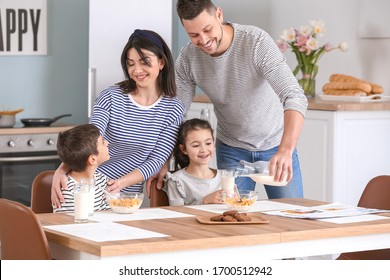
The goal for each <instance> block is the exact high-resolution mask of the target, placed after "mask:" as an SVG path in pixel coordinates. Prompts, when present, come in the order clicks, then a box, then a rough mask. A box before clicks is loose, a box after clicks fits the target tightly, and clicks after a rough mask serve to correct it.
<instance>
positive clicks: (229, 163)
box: [216, 139, 303, 199]
mask: <svg viewBox="0 0 390 280" xmlns="http://www.w3.org/2000/svg"><path fill="white" fill-rule="evenodd" d="M216 150H217V153H216V155H217V166H218V169H231V170H235V169H236V168H237V166H238V162H239V161H240V160H245V161H247V162H256V161H269V160H270V159H271V158H272V156H273V155H274V154H275V153H276V152H277V150H278V147H275V148H272V149H270V150H267V151H262V152H251V151H248V150H244V149H241V148H235V147H230V146H228V145H226V144H224V143H222V142H221V141H219V140H218V139H217V141H216ZM292 165H293V178H292V179H291V181H290V182H289V183H288V184H287V186H284V187H277V186H268V185H264V187H265V191H266V192H267V196H268V198H269V199H273V198H288V197H303V186H302V175H301V168H300V167H299V160H298V155H297V151H296V150H294V153H293V156H292ZM236 184H237V188H238V190H239V191H242V190H254V189H255V185H256V183H255V182H254V181H253V180H252V179H251V178H245V177H238V178H236Z"/></svg>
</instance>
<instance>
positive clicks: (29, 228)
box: [0, 198, 51, 260]
mask: <svg viewBox="0 0 390 280" xmlns="http://www.w3.org/2000/svg"><path fill="white" fill-rule="evenodd" d="M0 238H1V258H2V259H3V260H50V259H51V254H50V249H49V244H48V242H47V239H46V235H45V233H44V231H43V229H42V226H41V224H40V223H39V221H38V219H37V217H36V216H35V213H34V212H33V211H32V210H31V209H30V208H29V207H27V206H25V205H23V204H21V203H19V202H16V201H11V200H8V199H4V198H0Z"/></svg>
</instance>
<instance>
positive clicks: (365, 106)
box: [193, 95, 390, 111]
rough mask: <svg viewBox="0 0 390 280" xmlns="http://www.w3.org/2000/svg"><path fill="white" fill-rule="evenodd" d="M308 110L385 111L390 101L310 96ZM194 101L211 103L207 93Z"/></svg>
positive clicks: (197, 96)
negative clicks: (333, 99)
mask: <svg viewBox="0 0 390 280" xmlns="http://www.w3.org/2000/svg"><path fill="white" fill-rule="evenodd" d="M308 101H309V106H308V110H320V111H384V110H390V101H370V102H351V101H325V100H321V99H320V98H318V97H315V98H308ZM193 102H199V103H211V101H210V99H209V98H208V97H207V96H206V95H196V96H195V97H194V100H193Z"/></svg>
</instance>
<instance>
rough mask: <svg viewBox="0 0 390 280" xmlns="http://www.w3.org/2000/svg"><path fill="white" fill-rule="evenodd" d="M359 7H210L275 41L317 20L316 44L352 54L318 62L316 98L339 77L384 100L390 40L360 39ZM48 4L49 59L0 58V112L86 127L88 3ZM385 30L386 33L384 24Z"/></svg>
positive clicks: (60, 0) (374, 3)
mask: <svg viewBox="0 0 390 280" xmlns="http://www.w3.org/2000/svg"><path fill="white" fill-rule="evenodd" d="M173 1H174V2H175V3H176V0H173ZM362 1H363V2H365V1H367V0H359V1H356V0H343V1H338V0H328V1H320V0H240V1H237V0H215V3H216V4H217V5H219V6H221V7H222V9H223V11H224V15H225V20H227V21H232V22H237V23H242V24H251V25H257V26H259V27H261V28H263V29H265V30H266V31H268V33H269V34H270V35H271V36H272V37H273V38H275V40H276V39H277V38H278V37H279V35H280V34H281V32H282V31H283V29H286V28H289V27H299V26H300V25H305V24H308V22H309V20H312V19H323V20H324V21H325V23H326V27H327V31H326V33H325V36H324V37H323V38H321V39H320V41H321V43H327V42H330V43H333V44H338V43H339V42H341V41H347V42H348V44H349V46H350V50H349V51H348V52H346V53H343V52H341V51H332V52H330V53H327V54H325V55H324V56H323V57H322V58H321V60H320V62H319V73H318V76H317V92H320V91H321V87H322V85H323V84H324V83H326V81H327V79H328V77H329V75H331V74H332V73H336V72H337V73H344V74H349V75H354V76H357V77H361V78H364V79H366V80H370V81H373V82H375V83H378V84H381V85H382V86H383V87H384V88H385V94H386V95H390V38H361V37H360V35H359V24H364V20H366V19H363V18H362V17H361V16H360V15H359V13H361V12H362V13H363V15H364V13H365V12H368V11H366V10H363V11H361V10H360V5H361V3H363V2H362ZM47 2H48V55H46V56H11V57H6V56H0V109H2V108H6V109H17V108H25V112H23V113H20V114H18V115H17V119H20V118H22V117H54V116H56V115H59V114H63V113H71V114H72V115H73V116H72V117H71V118H68V119H64V120H63V121H65V120H66V121H69V122H73V123H83V122H87V80H88V76H87V75H88V71H87V70H88V0H66V1H65V0H48V1H47ZM370 3H371V4H370V5H371V6H370V7H371V11H370V13H372V17H376V16H382V14H383V12H382V11H389V10H390V2H389V1H385V0H371V2H370ZM384 5H385V6H387V7H384ZM308 11H309V12H308ZM174 15H176V12H174ZM155 20H158V19H155ZM383 22H384V25H386V24H387V23H388V21H386V20H384V21H383ZM383 29H390V24H389V25H388V26H383ZM173 32H174V34H173V36H172V37H173V40H174V42H173V48H172V49H173V53H174V55H175V56H176V55H177V53H178V51H179V49H180V48H181V46H183V45H184V44H185V43H186V42H187V41H188V38H187V35H186V34H185V32H184V30H183V28H182V26H181V23H180V21H179V20H177V18H175V19H174V28H173ZM286 57H287V60H288V63H289V65H290V66H291V68H293V67H295V64H296V60H295V58H294V56H293V55H292V54H291V52H287V53H286Z"/></svg>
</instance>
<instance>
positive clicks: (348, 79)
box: [329, 74, 384, 95]
mask: <svg viewBox="0 0 390 280" xmlns="http://www.w3.org/2000/svg"><path fill="white" fill-rule="evenodd" d="M329 81H330V82H343V83H365V84H369V85H370V86H371V90H370V91H366V90H364V91H365V92H366V93H367V94H368V95H370V94H379V93H383V92H384V89H383V87H381V86H380V85H377V84H374V83H371V82H368V81H365V80H362V79H359V78H356V77H353V76H349V75H344V74H332V75H331V76H330V77H329Z"/></svg>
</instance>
